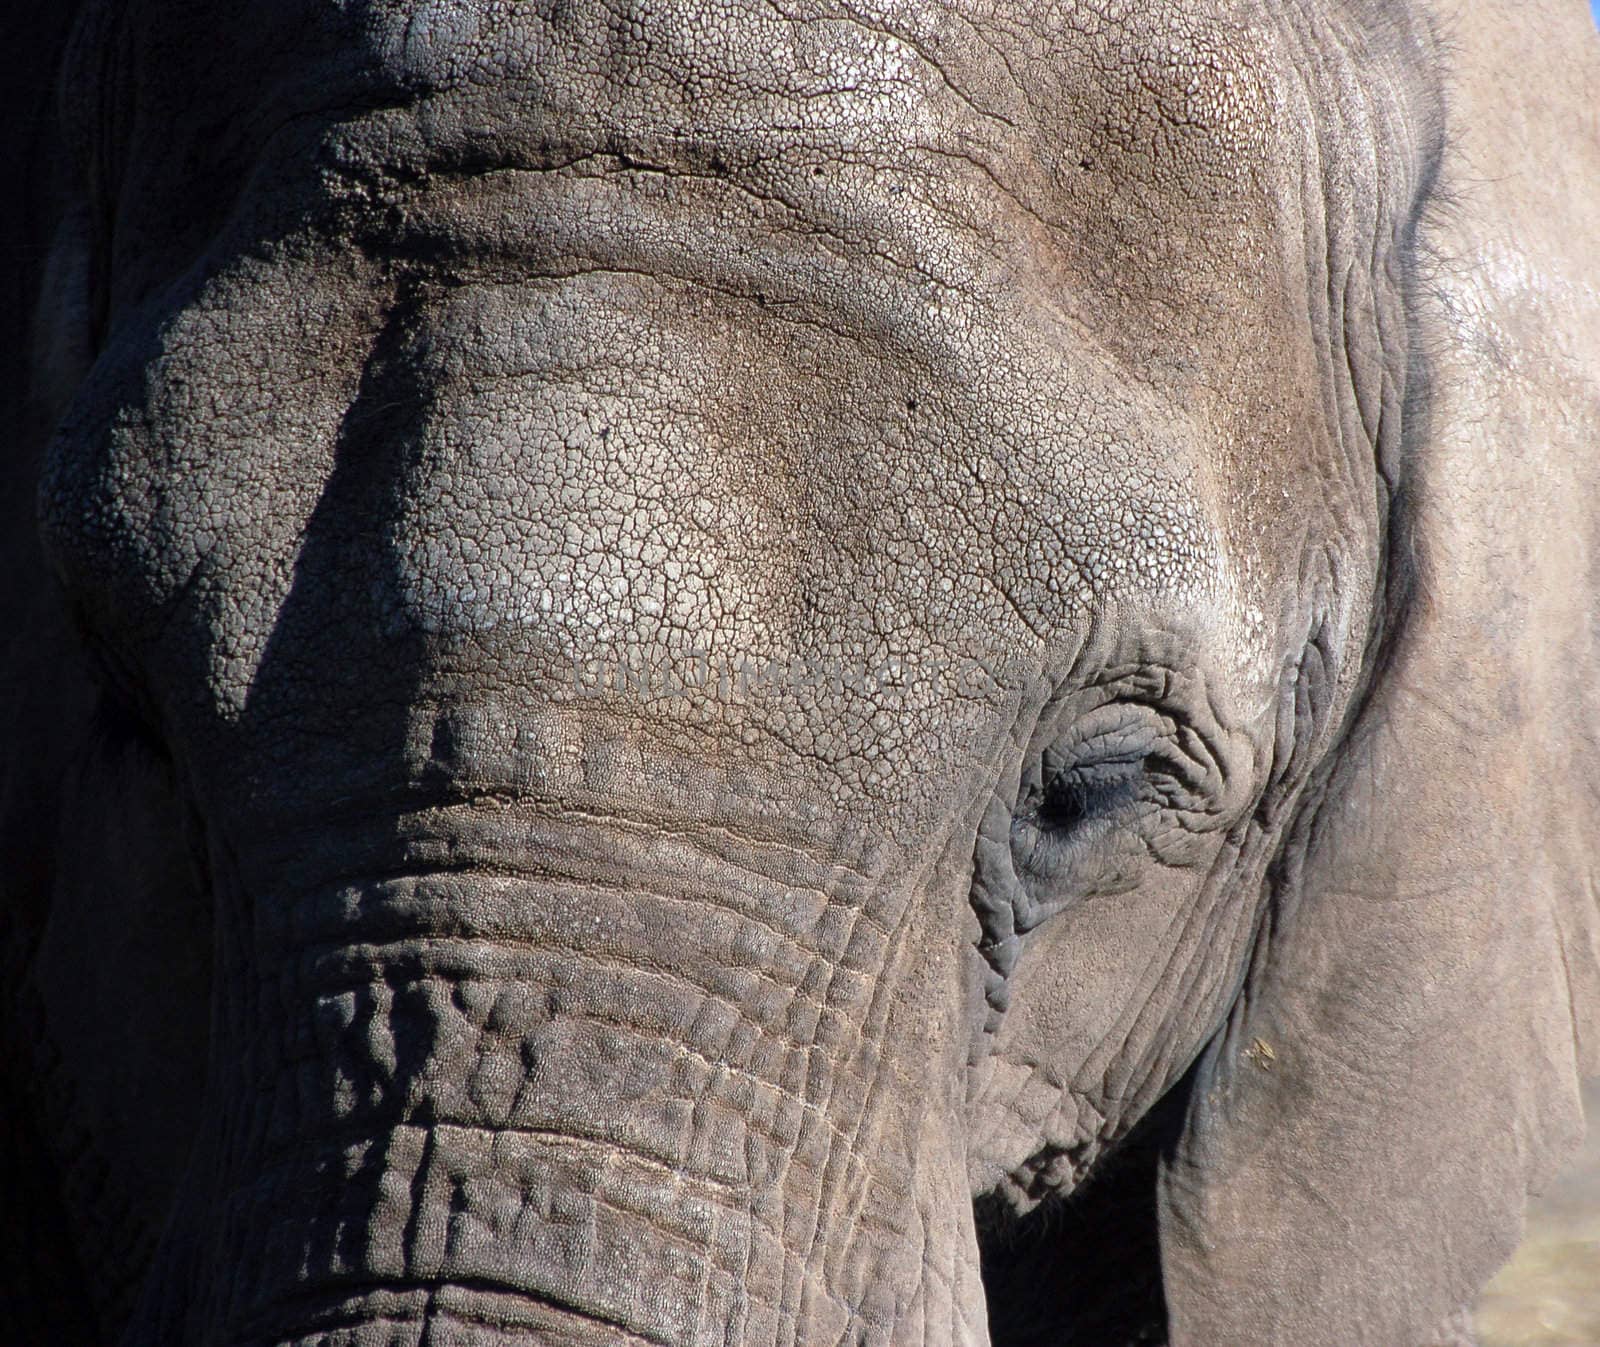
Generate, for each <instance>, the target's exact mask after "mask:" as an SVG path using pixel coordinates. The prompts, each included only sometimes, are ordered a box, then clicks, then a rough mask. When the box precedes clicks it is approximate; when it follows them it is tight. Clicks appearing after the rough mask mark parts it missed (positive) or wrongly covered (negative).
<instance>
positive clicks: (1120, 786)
mask: <svg viewBox="0 0 1600 1347" xmlns="http://www.w3.org/2000/svg"><path fill="white" fill-rule="evenodd" d="M1141 750H1142V746H1141V745H1136V744H1128V743H1127V742H1125V741H1124V742H1120V743H1117V744H1114V745H1104V744H1103V745H1098V746H1097V745H1093V744H1091V745H1084V746H1080V747H1078V748H1077V750H1076V751H1074V752H1073V753H1072V754H1071V755H1070V757H1063V756H1061V755H1059V754H1056V753H1047V754H1045V755H1044V758H1043V760H1042V761H1041V762H1040V764H1039V770H1038V775H1037V778H1036V781H1035V784H1034V785H1033V787H1032V789H1030V790H1029V791H1028V792H1027V793H1026V794H1025V796H1024V798H1023V800H1022V801H1021V804H1020V807H1019V808H1018V810H1017V813H1016V816H1015V819H1014V822H1013V824H1012V830H1011V851H1012V858H1013V862H1014V863H1015V865H1016V867H1017V870H1018V872H1019V873H1020V874H1027V875H1032V876H1034V877H1036V878H1050V877H1054V876H1057V875H1060V874H1061V873H1062V872H1063V871H1067V870H1078V869H1080V868H1081V866H1082V863H1083V862H1084V861H1085V859H1086V858H1087V857H1089V856H1091V855H1092V854H1093V853H1094V852H1095V851H1096V850H1097V849H1098V846H1099V843H1100V842H1101V841H1102V840H1103V839H1104V838H1106V837H1107V836H1108V835H1109V834H1110V833H1112V832H1113V831H1115V830H1116V829H1117V828H1118V827H1119V825H1121V824H1123V823H1125V822H1127V821H1128V820H1129V819H1130V818H1131V817H1132V815H1133V814H1134V813H1135V812H1136V811H1137V809H1138V807H1139V806H1140V804H1141V803H1142V802H1143V801H1144V800H1145V798H1146V797H1147V795H1148V794H1149V790H1148V786H1149V774H1148V772H1147V770H1146V756H1147V755H1146V754H1145V753H1144V752H1143V751H1141Z"/></svg>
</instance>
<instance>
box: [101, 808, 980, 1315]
mask: <svg viewBox="0 0 1600 1347" xmlns="http://www.w3.org/2000/svg"><path fill="white" fill-rule="evenodd" d="M449 812H451V811H433V812H432V813H431V814H429V815H426V816H419V817H420V818H421V822H419V821H418V819H416V818H413V819H409V820H407V821H405V822H404V823H403V824H402V825H401V826H399V827H395V826H393V823H392V821H391V823H390V824H389V825H387V826H385V827H384V828H383V829H382V830H381V834H382V836H381V837H380V836H377V835H374V837H373V838H369V839H368V841H369V842H370V845H369V846H366V847H362V846H357V847H355V848H354V849H353V851H354V853H355V854H356V855H357V856H358V858H359V861H360V864H361V867H362V873H361V874H360V875H359V876H358V877H356V878H353V879H349V880H344V879H335V880H332V881H330V880H329V879H328V877H327V867H326V865H322V864H319V863H318V862H316V861H315V860H313V861H309V862H308V861H298V860H290V861H285V862H283V863H280V864H279V865H277V866H276V867H275V873H273V874H272V875H271V879H272V883H271V886H270V887H268V888H259V887H257V886H256V885H254V884H250V883H246V882H245V881H244V880H243V879H242V878H241V876H242V875H245V874H250V875H252V876H253V875H256V874H258V873H260V872H261V870H262V867H261V866H260V865H259V864H258V863H250V864H246V863H243V862H241V863H240V864H238V865H236V866H230V865H229V863H228V861H227V858H226V857H225V856H220V857H218V859H219V861H220V865H219V874H218V877H217V884H218V890H219V907H220V908H221V909H222V910H223V911H224V913H225V917H231V918H233V919H232V920H226V919H225V921H224V932H223V936H222V947H221V958H222V962H223V965H224V967H223V968H222V969H221V970H220V973H221V975H220V976H219V978H218V983H219V988H220V993H219V994H220V1003H219V1005H218V1007H217V1010H216V1014H217V1017H218V1018H217V1026H218V1032H217V1034H216V1036H215V1044H214V1053H213V1059H212V1060H213V1066H212V1073H213V1074H212V1079H211V1081H210V1084H209V1088H208V1102H207V1122H206V1131H205V1134H204V1136H203V1137H202V1139H201V1141H200V1143H199V1146H198V1150H197V1158H196V1161H195V1165H194V1170H193V1172H192V1174H191V1180H190V1184H189V1189H188V1192H187V1196H186V1201H185V1203H184V1205H183V1207H182V1209H181V1211H180V1217H179V1219H178V1221H177V1222H176V1224H175V1227H174V1229H173V1230H172V1231H171V1232H169V1237H168V1240H167V1244H166V1246H165V1247H164V1252H163V1259H162V1264H161V1267H160V1269H159V1270H158V1275H157V1276H156V1277H155V1278H153V1279H152V1290H151V1293H150V1296H149V1297H148V1299H147V1303H146V1305H145V1306H144V1310H143V1312H142V1314H141V1319H140V1327H139V1328H137V1329H136V1330H135V1332H134V1334H133V1336H132V1341H133V1342H135V1343H140V1344H143V1343H146V1342H148V1343H155V1342H161V1343H172V1342H206V1343H244V1342H249V1343H257V1342H265V1343H290V1342H293V1343H297V1344H300V1343H310V1342H317V1343H321V1344H330V1345H331V1344H336V1343H337V1344H345V1345H347V1347H357V1345H358V1344H359V1345H360V1347H365V1345H366V1344H369V1343H371V1344H376V1343H380V1342H381V1343H384V1344H397V1343H413V1342H415V1343H422V1342H437V1341H448V1342H457V1341H461V1342H468V1341H470V1342H485V1343H489V1342H493V1343H501V1342H520V1341H535V1340H537V1341H538V1342H541V1343H547V1344H549V1343H571V1344H578V1343H590V1342H608V1343H618V1342H622V1341H625V1340H626V1341H630V1342H632V1341H636V1340H644V1341H648V1342H654V1343H661V1344H674V1345H677V1344H682V1347H690V1345H691V1344H710V1343H712V1342H715V1343H717V1344H732V1343H737V1344H748V1345H749V1347H754V1345H755V1344H764V1343H777V1342H780V1341H782V1342H793V1341H803V1342H808V1343H810V1342H827V1343H830V1344H831V1343H835V1342H841V1341H845V1340H846V1339H849V1340H851V1341H854V1342H868V1341H887V1340H888V1338H887V1333H888V1327H887V1326H888V1325H891V1324H895V1325H899V1326H900V1328H898V1329H897V1330H896V1331H902V1332H903V1330H904V1325H906V1324H907V1323H908V1322H912V1321H911V1320H908V1319H907V1318H906V1310H907V1307H908V1305H913V1304H914V1303H915V1302H916V1301H918V1300H919V1299H923V1300H929V1298H930V1297H931V1298H932V1299H931V1301H929V1303H928V1304H927V1305H926V1309H927V1310H928V1312H929V1313H930V1314H938V1315H941V1316H942V1317H943V1319H944V1321H945V1322H947V1323H950V1324H960V1323H962V1322H963V1316H965V1322H966V1323H968V1324H970V1325H974V1326H975V1325H978V1324H981V1322H982V1318H983V1316H982V1309H981V1293H980V1292H979V1290H978V1286H977V1272H976V1258H975V1247H974V1242H973V1237H972V1233H971V1230H970V1219H969V1218H968V1215H966V1214H963V1215H962V1216H961V1218H960V1219H959V1220H958V1221H957V1223H956V1224H957V1226H958V1227H960V1228H959V1229H952V1228H951V1222H950V1220H949V1219H948V1200H949V1198H950V1197H951V1196H952V1195H951V1194H948V1193H945V1192H943V1191H942V1190H941V1191H938V1192H932V1191H930V1184H932V1185H935V1186H937V1185H949V1184H951V1182H952V1179H953V1180H954V1181H955V1183H956V1184H959V1178H960V1175H961V1173H962V1166H961V1163H960V1160H959V1157H952V1156H951V1155H949V1154H948V1153H947V1151H948V1143H947V1142H943V1141H941V1143H939V1144H935V1145H933V1146H931V1147H930V1146H929V1145H928V1144H927V1143H926V1141H925V1139H924V1138H922V1137H920V1136H918V1135H917V1134H916V1128H917V1127H919V1126H920V1127H922V1128H924V1129H926V1128H927V1127H928V1126H929V1118H930V1117H932V1116H934V1115H936V1114H937V1113H938V1110H937V1109H929V1107H928V1105H929V1101H928V1100H927V1099H926V1098H925V1097H919V1098H917V1099H910V1098H908V1097H907V1093H906V1091H905V1090H904V1089H903V1088H901V1085H902V1084H903V1082H904V1080H905V1079H906V1077H907V1074H908V1073H906V1072H905V1071H903V1070H902V1069H901V1068H900V1066H899V1065H898V1063H897V1061H896V1060H895V1058H896V1052H895V1050H894V1049H893V1047H892V1046H891V1041H890V1035H891V1034H892V1033H894V1032H896V1031H895V1030H894V1028H893V1026H891V1025H890V1024H889V1023H888V1022H887V1019H886V1016H887V1014H888V1010H887V1007H889V1006H890V1005H892V1004H893V998H892V997H887V996H885V995H884V994H883V992H884V990H885V988H884V983H885V981H886V980H887V981H894V980H896V979H897V978H898V977H899V976H900V974H901V970H900V969H898V968H897V967H896V960H897V943H896V940H895V938H894V931H893V929H892V928H891V927H890V926H887V925H885V924H884V923H883V922H882V921H881V920H878V919H876V914H875V913H872V914H869V913H868V911H867V909H868V908H869V907H873V908H876V907H878V906H879V905H880V904H881V900H882V894H881V893H874V892H871V891H869V889H870V886H869V885H867V884H866V882H865V881H864V880H863V879H862V878H861V876H860V875H859V874H857V873H856V872H854V871H846V870H843V869H841V868H839V867H837V866H835V865H831V864H828V863H826V862H824V861H822V860H820V859H814V858H806V857H801V856H797V855H796V853H795V852H794V851H793V850H792V849H791V848H787V847H782V848H780V847H777V846H775V845H772V844H759V843H743V844H739V847H738V849H739V850H740V852H741V854H740V855H738V856H737V857H735V856H734V855H733V854H731V853H732V850H733V849H734V848H733V847H732V845H731V844H730V846H729V848H727V849H724V848H722V847H720V846H717V845H710V844H707V843H705V842H703V841H699V842H696V841H690V840H685V837H684V836H683V835H673V834H670V833H665V832H663V831H661V830H659V829H657V828H654V827H649V826H645V825H643V824H639V825H630V824H625V823H619V822H617V821H615V820H607V821H600V820H596V819H594V818H572V817H563V816H561V815H559V814H555V815H550V814H546V815H542V816H535V815H516V814H515V811H513V810H489V811H481V810H470V809H463V810H460V811H457V813H458V814H459V815H463V816H465V818H464V821H463V819H462V817H455V818H452V819H450V821H449V822H448V823H443V824H442V823H441V822H440V819H441V817H443V816H444V815H445V814H447V813H449ZM396 837H400V838H402V839H403V840H401V841H398V842H396V841H395V840H394V839H395V838H396ZM218 851H219V848H217V847H216V846H213V852H214V854H215V853H216V852H218ZM363 851H364V852H365V855H362V853H363ZM350 853H351V849H348V848H347V849H346V855H347V856H348V855H349V854H350ZM313 854H314V855H315V854H326V853H321V852H320V851H319V850H318V849H316V848H313ZM377 862H381V863H377ZM267 868H268V869H274V867H267ZM230 870H231V873H229V872H230ZM230 891H231V892H230ZM262 893H271V894H272V895H273V897H272V898H271V899H267V898H262V897H257V896H254V895H258V894H262ZM230 964H231V965H232V966H231V967H229V966H228V965H230ZM951 1078H952V1079H954V1078H955V1076H954V1075H952V1077H951ZM919 1118H920V1120H921V1121H920V1122H919V1121H918V1119H919ZM908 1128H910V1129H912V1130H911V1131H909V1132H908ZM936 1130H937V1129H936ZM938 1135H939V1136H940V1137H941V1138H943V1137H945V1136H946V1135H947V1134H946V1133H943V1132H940V1133H939V1134H938ZM924 1151H928V1152H929V1153H927V1154H923V1153H922V1152H924ZM954 1197H955V1199H956V1210H957V1211H958V1212H966V1210H967V1209H966V1204H965V1200H964V1196H963V1195H962V1194H961V1193H959V1192H956V1193H955V1194H954ZM936 1209H937V1215H936V1216H931V1215H930V1213H933V1212H935V1210H936ZM202 1231H203V1232H205V1234H204V1236H203V1237H201V1236H199V1235H198V1233H196V1232H202ZM931 1259H936V1260H937V1262H938V1263H942V1264H944V1266H943V1267H935V1270H936V1271H937V1272H938V1273H939V1278H935V1279H930V1278H929V1277H928V1275H927V1273H928V1269H929V1266H930V1260H931ZM941 1301H942V1302H943V1303H936V1302H941ZM971 1331H972V1332H973V1333H974V1334H981V1329H979V1328H977V1327H973V1328H972V1330H971ZM947 1340H951V1341H954V1340H962V1339H961V1335H960V1334H957V1336H956V1337H955V1338H948V1337H947ZM974 1340H976V1339H974Z"/></svg>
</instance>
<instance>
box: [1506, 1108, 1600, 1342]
mask: <svg viewBox="0 0 1600 1347" xmlns="http://www.w3.org/2000/svg"><path fill="white" fill-rule="evenodd" d="M1584 1102H1585V1105H1586V1108H1587V1112H1588V1116H1589V1135H1588V1137H1587V1138H1586V1139H1585V1141H1584V1144H1583V1151H1582V1153H1581V1154H1579V1155H1578V1156H1577V1158H1576V1159H1574V1160H1573V1162H1572V1163H1571V1164H1570V1165H1569V1166H1568V1167H1567V1168H1566V1170H1565V1171H1563V1173H1562V1174H1561V1175H1560V1176H1559V1177H1558V1178H1557V1179H1556V1181H1555V1182H1554V1183H1552V1184H1551V1185H1550V1189H1549V1191H1548V1192H1546V1193H1545V1194H1544V1195H1543V1196H1542V1197H1540V1198H1539V1199H1538V1200H1536V1201H1535V1202H1533V1203H1532V1204H1531V1206H1530V1207H1529V1209H1528V1232H1527V1235H1526V1237H1525V1238H1524V1239H1523V1241H1522V1247H1521V1248H1520V1249H1518V1250H1517V1253H1516V1257H1514V1258H1513V1259H1512V1260H1511V1262H1510V1263H1509V1264H1507V1266H1506V1267H1505V1268H1504V1269H1503V1270H1502V1271H1501V1273H1500V1275H1499V1276H1498V1277H1496V1278H1495V1279H1494V1280H1493V1281H1492V1282H1490V1283H1489V1286H1488V1288H1487V1289H1486V1290H1485V1291H1484V1293H1483V1299H1482V1300H1481V1301H1479V1302H1478V1334H1479V1336H1480V1338H1481V1339H1482V1343H1483V1347H1600V1082H1596V1083H1594V1084H1591V1086H1590V1087H1589V1089H1588V1090H1587V1091H1586V1092H1585V1095H1584Z"/></svg>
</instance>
